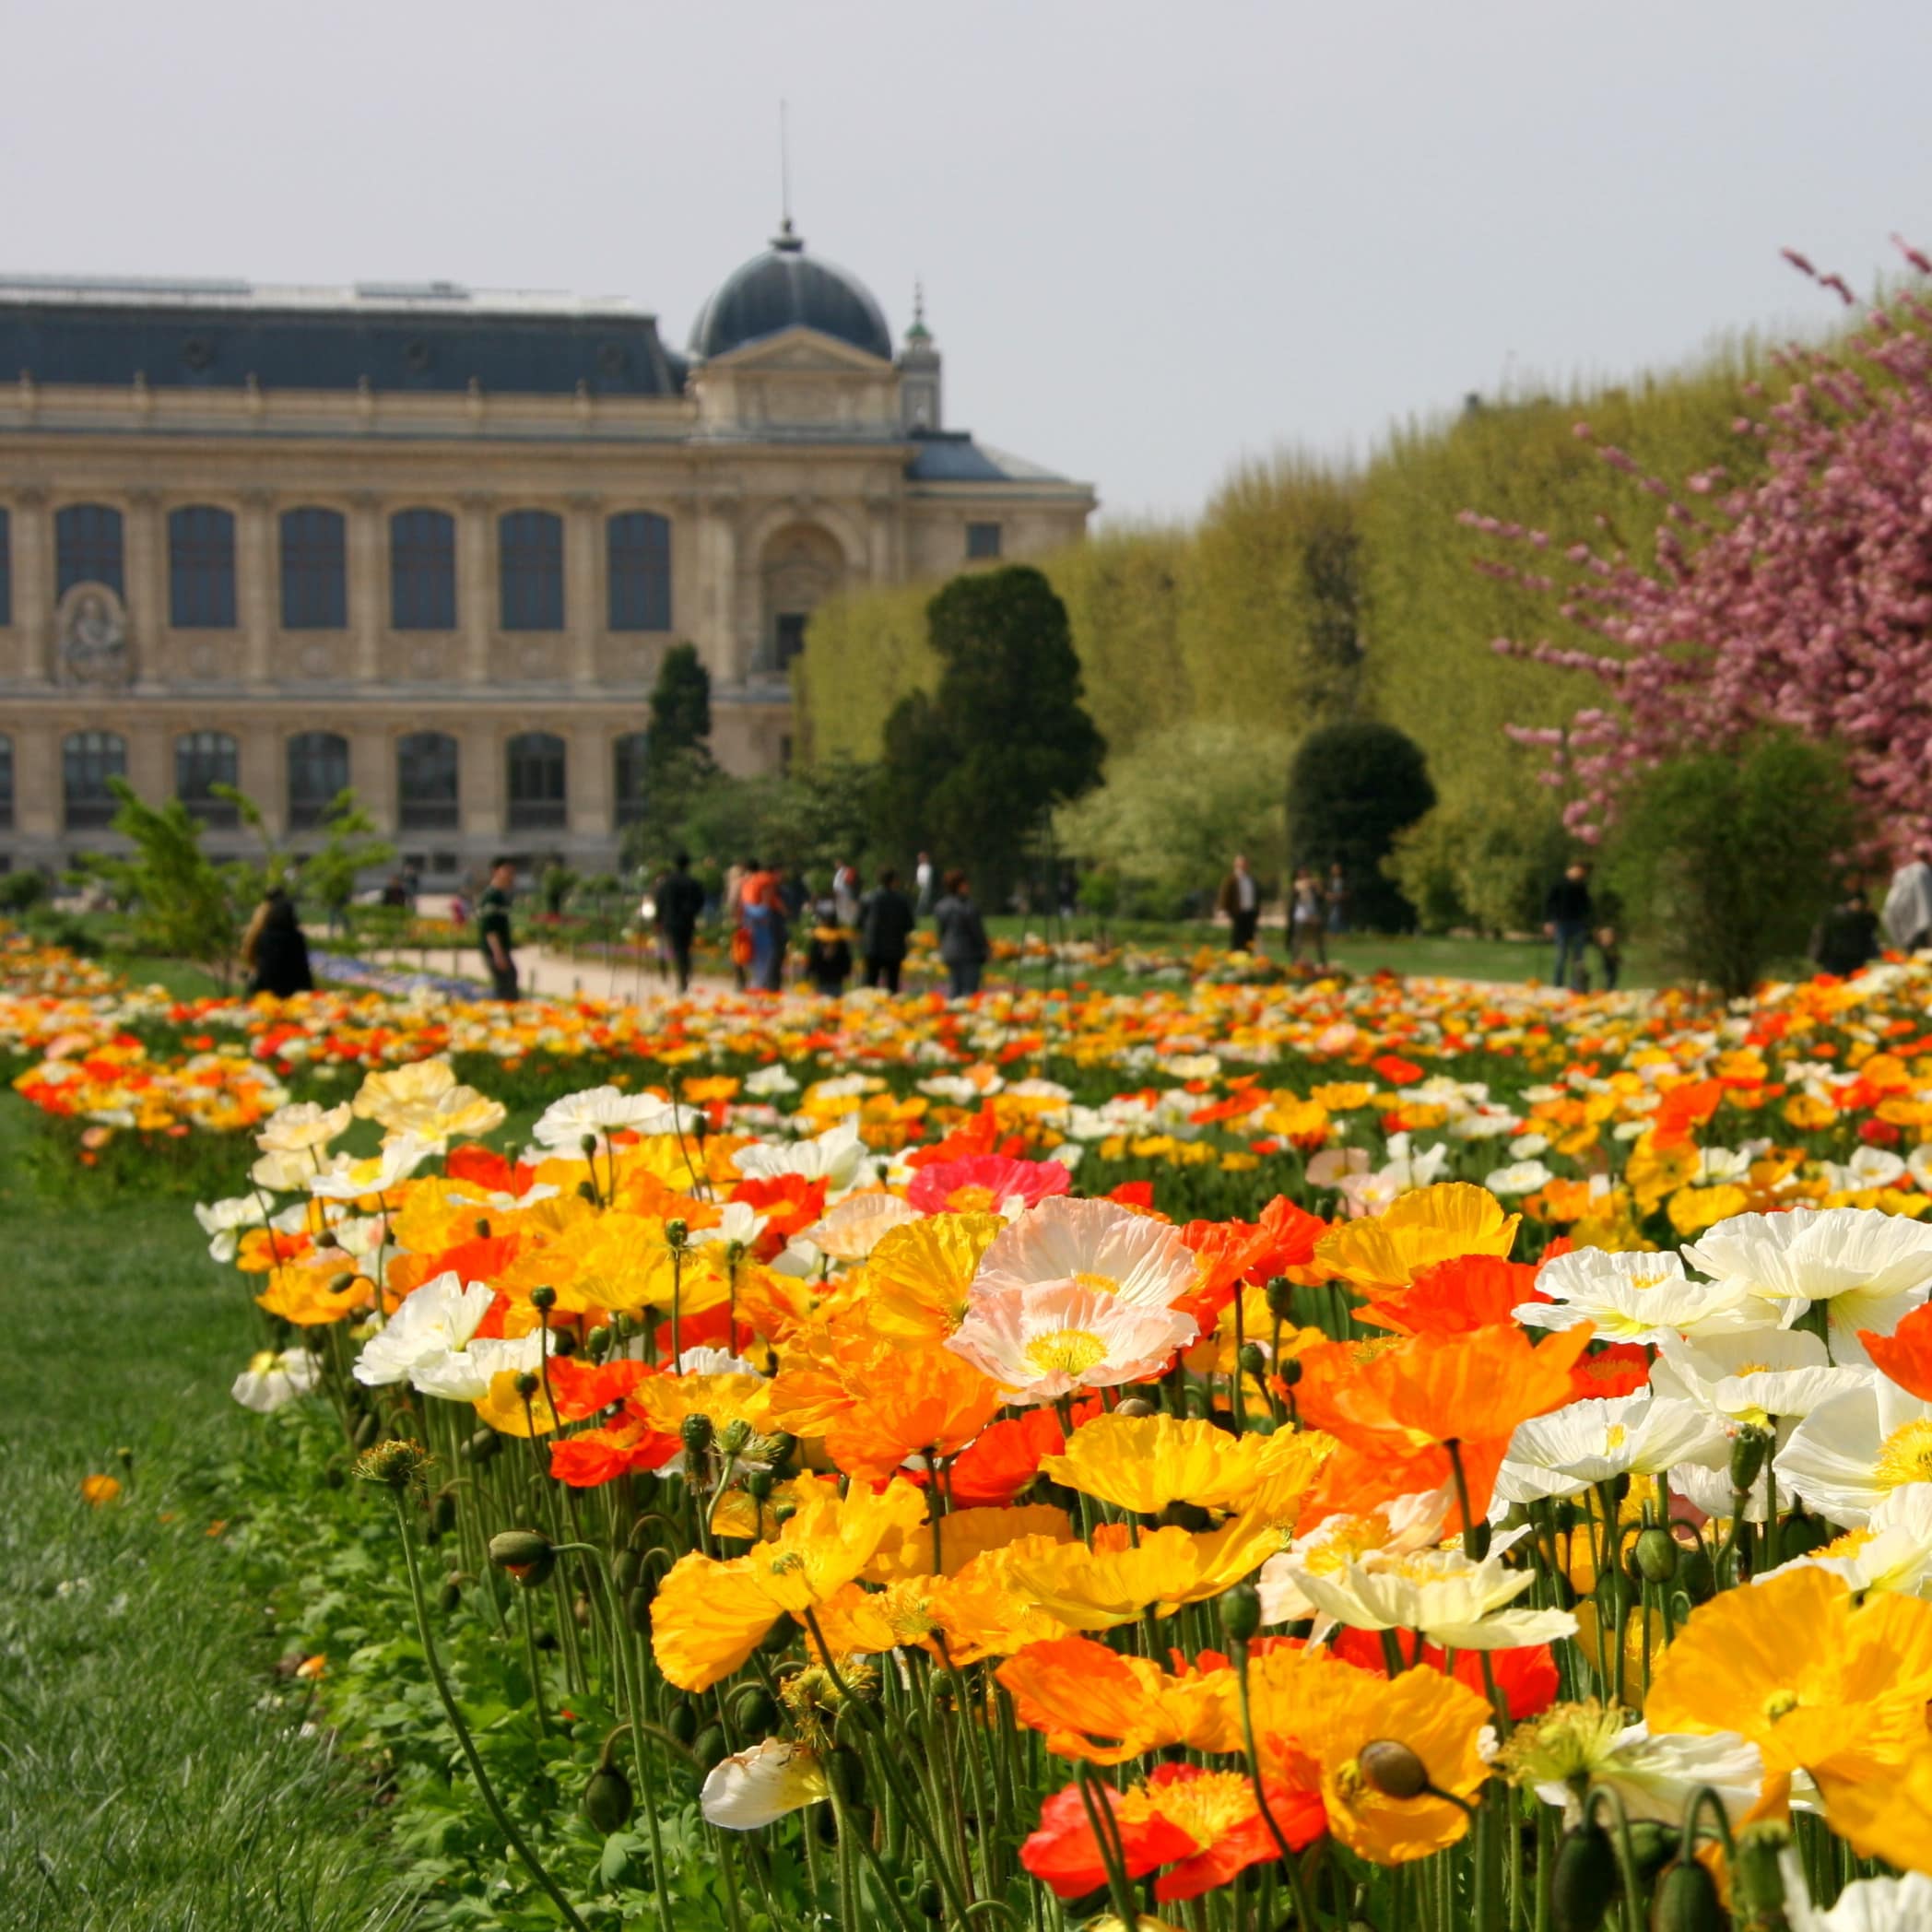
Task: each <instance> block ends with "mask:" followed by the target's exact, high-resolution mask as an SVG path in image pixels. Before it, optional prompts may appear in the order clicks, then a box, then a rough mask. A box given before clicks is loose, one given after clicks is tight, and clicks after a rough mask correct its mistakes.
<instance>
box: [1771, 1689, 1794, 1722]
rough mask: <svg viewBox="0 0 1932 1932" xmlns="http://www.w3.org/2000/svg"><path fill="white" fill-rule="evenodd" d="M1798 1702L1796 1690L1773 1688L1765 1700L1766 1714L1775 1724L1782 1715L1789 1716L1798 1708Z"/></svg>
mask: <svg viewBox="0 0 1932 1932" xmlns="http://www.w3.org/2000/svg"><path fill="white" fill-rule="evenodd" d="M1798 1703H1799V1698H1798V1694H1797V1691H1773V1692H1772V1693H1771V1695H1770V1696H1769V1697H1767V1698H1766V1699H1765V1700H1764V1703H1763V1711H1764V1715H1765V1717H1766V1718H1767V1719H1768V1720H1769V1721H1770V1722H1771V1723H1773V1724H1775V1723H1776V1722H1777V1721H1778V1719H1779V1718H1781V1717H1789V1716H1790V1715H1791V1714H1792V1713H1793V1712H1794V1711H1795V1710H1797V1707H1798Z"/></svg>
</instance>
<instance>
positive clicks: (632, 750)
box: [610, 731, 650, 825]
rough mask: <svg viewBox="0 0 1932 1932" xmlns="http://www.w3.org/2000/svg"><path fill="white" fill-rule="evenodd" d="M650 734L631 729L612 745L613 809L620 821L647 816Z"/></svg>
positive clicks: (631, 823) (634, 819) (628, 822)
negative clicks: (646, 777)
mask: <svg viewBox="0 0 1932 1932" xmlns="http://www.w3.org/2000/svg"><path fill="white" fill-rule="evenodd" d="M649 743H650V737H649V735H648V734H647V733H645V732H642V731H627V732H625V733H623V734H622V735H621V736H618V737H616V738H613V739H612V740H611V746H610V796H611V809H612V814H613V816H614V817H615V819H616V820H617V822H618V824H619V825H635V824H636V823H637V822H638V820H639V819H642V817H643V816H644V758H645V748H646V747H647V746H648V745H649Z"/></svg>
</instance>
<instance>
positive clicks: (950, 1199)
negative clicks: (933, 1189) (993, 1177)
mask: <svg viewBox="0 0 1932 1932" xmlns="http://www.w3.org/2000/svg"><path fill="white" fill-rule="evenodd" d="M998 1206H999V1196H997V1195H996V1194H995V1193H994V1191H993V1190H992V1189H991V1188H990V1187H982V1186H980V1185H979V1184H977V1183H975V1184H972V1186H970V1187H955V1188H954V1189H953V1191H952V1192H951V1193H950V1194H949V1195H948V1196H946V1211H947V1213H948V1214H991V1213H992V1212H993V1210H994V1209H995V1208H997V1207H998Z"/></svg>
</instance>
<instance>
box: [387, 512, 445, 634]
mask: <svg viewBox="0 0 1932 1932" xmlns="http://www.w3.org/2000/svg"><path fill="white" fill-rule="evenodd" d="M389 621H390V623H391V625H392V626H393V627H394V628H395V630H454V629H455V628H456V520H455V519H454V517H452V516H447V515H445V514H444V513H443V512H442V511H441V510H399V511H397V512H396V513H395V515H394V516H393V517H391V518H390V519H389Z"/></svg>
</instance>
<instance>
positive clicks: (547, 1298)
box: [530, 1281, 557, 1314]
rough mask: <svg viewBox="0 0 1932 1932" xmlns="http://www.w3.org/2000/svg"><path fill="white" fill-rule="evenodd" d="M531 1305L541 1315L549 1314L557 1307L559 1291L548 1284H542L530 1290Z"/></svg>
mask: <svg viewBox="0 0 1932 1932" xmlns="http://www.w3.org/2000/svg"><path fill="white" fill-rule="evenodd" d="M530 1305H531V1307H532V1308H534V1309H536V1312H537V1314H549V1312H550V1310H551V1309H553V1308H555V1307H556V1305H557V1290H555V1289H554V1288H552V1287H551V1286H550V1285H549V1283H548V1282H547V1281H546V1282H541V1283H539V1284H538V1285H537V1286H536V1288H533V1289H532V1290H530Z"/></svg>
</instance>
